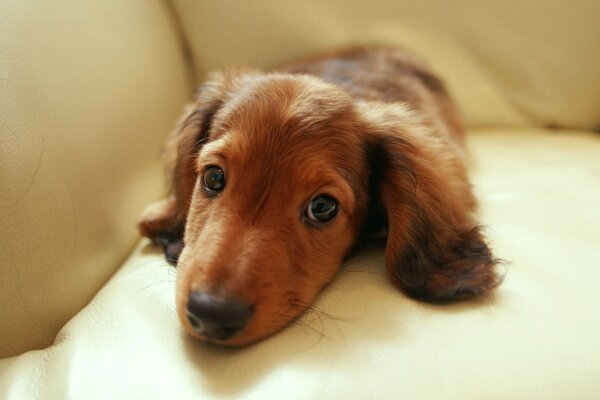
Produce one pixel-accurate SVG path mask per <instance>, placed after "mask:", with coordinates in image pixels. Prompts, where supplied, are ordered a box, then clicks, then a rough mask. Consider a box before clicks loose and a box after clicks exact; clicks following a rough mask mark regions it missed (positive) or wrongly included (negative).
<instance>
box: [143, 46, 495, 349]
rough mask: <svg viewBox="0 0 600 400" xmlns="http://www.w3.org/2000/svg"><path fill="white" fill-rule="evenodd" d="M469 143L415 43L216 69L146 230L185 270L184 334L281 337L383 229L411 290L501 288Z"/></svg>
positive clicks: (391, 258) (191, 112)
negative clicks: (468, 161)
mask: <svg viewBox="0 0 600 400" xmlns="http://www.w3.org/2000/svg"><path fill="white" fill-rule="evenodd" d="M462 135H463V128H462V125H461V122H460V118H459V117H458V115H457V113H456V110H455V108H454V106H453V104H452V102H451V100H450V98H449V97H448V94H447V93H446V90H445V89H444V86H443V84H442V82H441V81H440V80H439V79H438V78H437V77H436V76H435V75H433V74H432V73H431V72H430V71H429V70H428V69H427V68H426V67H425V66H424V65H423V64H422V63H421V62H420V61H418V59H416V58H415V56H414V55H412V54H410V53H408V52H407V51H405V50H402V49H397V48H389V47H367V48H352V49H347V50H343V51H338V52H334V53H330V54H325V55H321V56H317V57H314V58H311V59H309V60H304V61H302V62H298V63H294V64H291V65H287V66H286V67H284V68H280V69H278V70H275V71H273V72H269V73H262V72H256V71H235V72H231V71H229V72H224V73H218V74H214V75H212V76H211V78H210V79H209V80H208V82H207V83H205V84H204V85H202V87H201V88H200V90H199V92H198V95H197V97H196V100H195V101H194V102H193V103H192V104H190V105H189V106H188V107H187V109H186V111H185V113H184V115H183V118H182V119H181V121H180V122H179V126H178V127H177V129H176V130H175V132H174V134H173V135H172V137H171V138H170V140H169V142H168V144H167V156H168V171H169V174H170V177H171V185H172V189H171V194H170V196H169V197H168V198H167V199H166V200H163V201H161V202H158V203H155V204H153V205H151V206H149V207H148V208H147V209H146V211H145V213H144V215H143V217H142V220H141V222H140V225H139V226H140V230H141V233H142V234H143V235H145V236H147V237H149V238H151V239H152V240H153V241H154V242H155V243H158V244H161V245H163V246H164V248H165V253H166V256H167V258H168V259H169V260H170V261H171V262H176V263H177V265H178V269H179V270H178V279H177V295H176V297H177V299H176V302H177V310H178V314H179V317H180V319H181V323H182V324H183V326H184V327H185V329H186V330H187V331H188V332H189V333H190V334H192V335H193V336H195V337H198V338H203V339H208V340H211V341H214V342H217V343H221V344H226V345H242V344H246V343H249V342H252V341H255V340H257V339H261V338H264V337H266V336H268V335H271V334H273V333H274V332H276V331H278V330H280V329H281V328H283V327H284V326H285V325H286V324H288V323H289V322H290V321H291V320H292V319H294V318H295V317H296V316H298V315H299V314H300V313H301V312H302V311H303V310H305V309H306V307H307V306H308V305H309V304H310V303H311V302H312V301H313V300H314V298H315V296H316V295H317V294H318V293H319V291H320V290H321V289H322V288H323V287H324V286H325V285H327V284H328V283H329V282H330V281H331V280H332V279H333V278H334V276H335V275H336V272H337V271H338V270H339V269H340V265H341V264H342V261H343V260H344V258H345V257H346V256H348V254H349V253H350V252H351V251H352V250H353V248H354V247H355V246H356V245H357V242H358V241H359V240H360V239H361V238H363V237H364V235H367V234H368V233H369V232H373V231H381V230H382V229H386V230H387V244H386V264H387V270H388V272H389V275H390V277H391V279H392V281H393V282H394V283H395V284H396V285H397V286H398V287H399V288H400V289H402V290H403V291H404V292H405V293H407V294H408V295H410V296H412V297H414V298H417V299H421V300H424V301H429V302H447V301H451V300H455V299H462V298H467V297H472V296H481V295H485V294H486V293H488V292H489V291H490V290H491V289H492V288H494V287H495V286H496V285H497V284H498V283H499V278H498V276H497V274H496V273H495V271H494V267H495V260H494V258H493V257H492V254H491V252H490V250H489V248H488V246H487V245H486V243H485V241H484V238H483V237H482V235H481V233H480V231H479V228H478V225H477V222H476V220H475V219H474V218H473V216H472V211H473V209H474V208H475V205H476V201H475V199H474V197H473V193H472V191H471V186H470V184H469V181H468V178H467V173H466V170H465V155H464V149H463V139H462ZM179 253H181V254H179Z"/></svg>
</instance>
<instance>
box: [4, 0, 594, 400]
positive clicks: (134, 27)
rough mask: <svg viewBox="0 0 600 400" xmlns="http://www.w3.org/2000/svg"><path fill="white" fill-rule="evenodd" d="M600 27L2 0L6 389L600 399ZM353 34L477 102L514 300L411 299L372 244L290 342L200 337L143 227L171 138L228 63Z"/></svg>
mask: <svg viewBox="0 0 600 400" xmlns="http://www.w3.org/2000/svg"><path fill="white" fill-rule="evenodd" d="M51 3H52V4H51ZM599 19H600V3H599V2H597V1H594V0H589V1H571V2H562V1H559V0H550V1H544V0H529V1H507V2H500V1H491V0H484V1H478V2H475V1H466V0H463V1H456V2H445V1H442V0H427V1H420V2H416V1H408V0H400V1H391V0H371V1H358V0H334V1H327V2H325V1H319V0H304V1H302V2H283V1H277V0H254V1H238V2H235V1H192V0H174V1H172V2H171V1H169V0H165V1H158V0H157V1H150V0H148V1H142V0H139V1H120V2H107V1H95V2H94V1H79V0H70V1H64V2H61V3H60V5H59V4H57V3H54V2H35V3H34V2H30V1H17V0H13V1H4V2H2V3H1V4H0V157H1V158H0V163H1V174H0V227H1V229H2V236H3V238H2V244H1V246H2V247H1V249H2V250H1V251H0V273H1V275H0V279H1V281H0V315H1V318H0V358H1V359H0V398H1V399H19V400H20V399H95V398H98V399H171V398H174V399H192V398H194V399H195V398H207V399H210V398H249V399H281V398H286V399H329V398H339V399H351V398H358V399H371V398H373V399H378V398H408V399H417V398H418V399H441V398H445V399H458V398H460V399H592V398H598V397H599V396H600V379H599V378H600V366H599V364H600V305H599V304H600V135H599V134H598V133H597V131H598V127H599V126H600V24H598V20H599ZM356 42H392V43H403V44H406V45H409V46H411V47H412V48H415V49H416V50H417V51H419V52H420V53H421V54H422V55H424V56H425V58H427V59H428V60H429V62H430V63H431V64H432V66H433V67H434V69H436V70H437V71H439V73H440V74H441V75H442V76H444V77H445V79H446V80H447V81H448V83H449V86H450V89H451V91H452V92H453V93H454V95H455V97H456V98H457V99H458V101H459V103H460V106H461V108H462V110H463V112H464V115H465V118H466V120H467V123H468V125H469V127H470V131H469V139H468V144H469V148H470V151H471V155H472V160H471V164H472V177H473V181H474V183H475V185H476V191H477V193H478V196H479V198H480V200H481V219H482V220H483V221H484V223H485V225H486V226H487V234H488V236H489V237H490V239H491V241H492V242H493V247H494V249H495V252H496V254H497V255H498V256H500V257H502V258H503V259H505V260H507V261H508V262H507V263H506V264H505V265H504V269H505V271H506V279H505V281H504V283H503V285H502V286H501V287H500V288H499V290H498V292H497V296H496V298H495V300H493V301H485V302H464V303H460V304H456V305H450V306H433V305H428V304H423V303H419V302H416V301H413V300H411V299H408V298H407V297H406V296H404V295H402V294H401V293H399V292H398V291H397V290H396V289H395V288H394V287H393V286H392V285H391V284H390V282H389V281H388V279H387V278H386V276H385V274H384V269H383V258H382V251H381V249H378V248H374V249H372V250H371V251H367V252H365V253H363V254H359V255H358V256H356V257H355V258H352V259H350V260H349V261H348V262H347V264H346V265H345V266H344V268H343V270H342V271H341V272H340V274H339V276H338V277H337V279H336V280H335V282H334V283H333V284H332V285H331V286H330V287H328V288H327V289H326V290H325V291H324V292H323V293H322V295H321V296H320V297H319V299H318V302H317V305H316V307H317V310H318V311H313V312H310V313H308V314H306V315H305V316H304V317H303V318H302V319H301V321H299V322H298V323H296V324H294V325H293V326H290V327H289V328H288V329H286V330H285V331H283V332H281V333H280V334H278V335H276V336H274V337H272V338H270V339H268V340H265V341H263V342H261V343H258V344H256V345H254V346H250V347H247V348H244V349H238V350H226V349H220V348H214V347H209V346H206V345H201V344H198V343H195V342H192V341H191V340H189V339H188V338H187V337H185V336H184V335H183V334H182V333H181V331H180V328H179V325H178V322H177V320H176V317H175V313H174V310H173V308H174V306H173V297H174V295H173V290H174V288H173V283H174V279H175V274H176V272H175V270H174V269H172V268H170V267H168V266H167V265H166V263H165V261H164V260H163V257H162V255H161V253H160V251H159V249H157V248H154V247H152V246H151V245H149V243H148V241H146V240H141V239H140V238H139V236H138V234H137V232H136V230H135V221H136V219H137V217H138V215H139V212H140V211H141V210H142V208H143V207H144V206H145V205H146V204H147V203H149V202H150V201H152V200H155V199H157V198H159V197H160V196H161V195H162V194H163V193H164V186H163V174H162V161H161V159H160V148H161V145H162V142H163V140H164V137H165V135H166V133H167V132H168V131H169V130H170V128H171V126H172V125H173V121H174V120H175V118H176V116H177V114H178V113H179V111H180V109H181V106H182V105H183V104H184V102H185V101H186V99H188V98H189V95H190V93H191V92H192V91H193V89H194V87H195V85H196V84H198V83H199V82H200V81H201V80H202V79H203V77H204V74H205V73H206V72H207V71H209V70H211V69H214V68H218V67H220V66H223V65H231V64H241V65H249V66H254V67H269V66H272V65H275V64H277V63H280V62H283V61H285V60H288V59H290V58H292V57H297V56H301V55H305V54H309V53H311V52H313V51H316V50H320V49H325V48H330V47H333V46H337V45H342V44H348V43H356ZM594 130H596V131H595V132H594Z"/></svg>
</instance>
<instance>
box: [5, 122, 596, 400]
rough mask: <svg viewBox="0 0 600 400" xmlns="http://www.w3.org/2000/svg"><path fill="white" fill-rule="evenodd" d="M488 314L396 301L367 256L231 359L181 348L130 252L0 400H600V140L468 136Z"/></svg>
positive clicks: (509, 131) (10, 373)
mask: <svg viewBox="0 0 600 400" xmlns="http://www.w3.org/2000/svg"><path fill="white" fill-rule="evenodd" d="M468 144H469V147H470V151H471V157H472V159H471V164H472V177H473V181H474V184H475V186H476V191H477V194H478V197H479V199H480V202H481V219H482V221H483V223H484V225H485V226H486V232H487V235H488V237H489V238H490V240H491V242H492V243H493V248H494V250H495V252H496V255H497V256H498V257H501V258H502V259H504V260H505V263H504V264H503V265H502V268H503V269H504V271H505V274H506V275H505V279H504V282H503V284H502V285H501V286H500V287H499V289H498V290H497V292H496V296H495V298H493V299H489V300H484V301H475V302H473V301H467V302H462V303H459V304H454V305H446V306H437V305H430V304H424V303H421V302H417V301H414V300H412V299H409V298H407V297H406V296H405V295H403V294H402V293H400V292H399V291H397V290H396V288H395V287H394V286H393V285H392V284H391V283H390V281H389V280H388V278H387V276H386V275H385V273H384V267H383V265H384V263H383V253H382V249H381V248H380V247H379V246H378V245H377V244H373V245H372V246H371V247H370V248H368V249H365V250H364V251H363V252H361V253H360V254H358V255H357V256H356V257H354V258H351V259H349V260H348V261H347V262H346V264H345V266H344V267H343V269H342V270H341V272H340V273H339V275H338V276H337V278H336V279H335V281H334V282H333V284H331V285H330V286H329V287H328V288H326V289H325V290H324V292H323V293H322V294H321V295H320V296H319V298H318V301H317V303H316V305H315V308H314V310H311V311H309V312H307V313H306V314H304V315H303V316H302V317H301V318H300V319H299V320H298V321H296V322H295V323H294V324H293V325H292V326H290V327H288V328H287V329H285V330H284V331H282V332H280V333H279V334H277V335H275V336H273V337H271V338H269V339H267V340H264V341H262V342H260V343H257V344H255V345H252V346H248V347H245V348H241V349H224V348H218V347H214V346H210V345H206V344H202V343H199V342H195V341H193V340H190V339H189V338H188V337H186V336H185V335H184V334H183V333H182V331H181V329H180V327H179V323H178V321H177V318H176V315H175V311H174V282H175V278H176V272H175V270H174V269H173V268H171V267H168V266H167V265H166V263H165V261H164V260H163V257H162V255H161V254H160V251H159V250H158V249H157V248H155V247H152V246H151V245H150V244H149V242H147V241H146V240H143V241H141V242H140V243H139V245H138V246H137V248H136V250H135V251H134V252H133V254H132V255H131V257H130V258H129V260H128V261H127V262H125V263H124V265H123V266H122V267H121V268H120V269H119V270H118V272H117V273H116V274H115V275H114V276H113V277H112V279H111V280H110V281H109V282H108V283H107V284H106V285H105V286H104V288H103V289H102V290H100V292H99V293H98V294H97V295H96V296H95V298H94V299H93V300H92V301H91V303H90V304H89V305H87V307H85V308H84V309H83V310H82V311H81V312H79V313H78V314H77V315H76V316H75V317H74V318H73V319H72V320H71V321H70V322H69V323H68V324H67V325H66V326H64V328H63V329H62V330H61V332H60V333H59V335H58V337H57V338H56V341H55V343H54V345H52V346H50V347H48V348H46V349H44V350H36V351H29V352H27V353H24V354H22V355H20V356H16V357H12V358H7V359H3V360H0V398H2V399H7V400H8V399H18V400H23V399H96V398H97V399H169V398H176V399H198V398H203V399H212V398H240V399H283V398H285V399H327V398H339V399H351V398H363V399H366V398H373V399H377V398H408V399H443V398H447V399H458V398H460V399H477V400H480V399H592V398H597V396H598V394H599V393H600V380H599V379H598V377H600V365H599V362H598V361H599V360H600V345H599V343H600V341H599V338H600V311H599V308H598V304H600V234H598V228H599V227H600V206H599V205H600V156H599V155H600V136H599V135H598V134H597V133H593V132H586V131H558V130H548V129H534V128H487V129H478V130H477V129H474V130H471V131H470V132H469V136H468Z"/></svg>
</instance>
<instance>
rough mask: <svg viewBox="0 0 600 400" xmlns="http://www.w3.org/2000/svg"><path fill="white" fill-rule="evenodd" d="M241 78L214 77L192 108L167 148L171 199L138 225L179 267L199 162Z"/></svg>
mask: <svg viewBox="0 0 600 400" xmlns="http://www.w3.org/2000/svg"><path fill="white" fill-rule="evenodd" d="M237 79H238V74H235V73H233V72H225V73H218V74H213V75H212V76H211V78H210V79H209V80H208V81H207V83H205V84H203V85H202V86H201V87H200V88H199V90H198V92H197V95H196V96H195V97H196V98H195V100H194V101H193V102H191V103H190V104H188V105H187V106H186V108H185V110H184V113H183V115H182V116H181V118H180V119H179V121H178V122H177V124H176V127H175V129H174V130H173V132H172V134H171V136H170V137H169V139H168V141H167V144H166V147H165V157H166V161H167V176H168V179H169V181H170V190H169V196H168V197H167V198H166V199H164V200H161V201H158V202H156V203H153V204H151V205H149V206H148V207H147V208H146V209H145V210H144V212H143V213H142V218H141V219H140V222H139V223H138V227H139V230H140V232H141V234H142V235H144V236H147V237H149V238H150V239H152V241H153V242H154V243H156V244H159V245H162V246H163V247H164V250H165V255H166V257H167V260H168V261H169V262H171V263H176V261H177V258H178V256H179V253H180V252H181V250H182V248H183V233H184V228H185V221H186V218H187V213H188V210H189V207H190V201H191V198H192V193H193V190H194V185H195V182H196V178H197V177H196V170H195V160H196V157H197V155H198V153H199V151H200V149H201V147H202V146H203V145H204V143H206V141H207V140H208V136H209V133H210V129H211V124H212V120H213V117H214V115H215V114H216V113H217V111H218V110H219V109H220V108H221V106H222V105H223V103H224V102H225V101H226V99H227V98H228V96H229V95H230V93H231V90H232V87H233V86H234V84H235V83H236V81H237Z"/></svg>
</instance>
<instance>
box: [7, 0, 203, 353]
mask: <svg viewBox="0 0 600 400" xmlns="http://www.w3.org/2000/svg"><path fill="white" fill-rule="evenodd" d="M180 46H181V44H180V41H179V37H178V33H177V28H176V26H175V24H174V22H173V21H172V17H171V15H170V9H169V8H168V3H166V2H159V1H148V2H146V1H137V2H102V1H96V2H83V1H78V0H69V1H65V2H61V3H60V5H59V4H55V3H53V2H45V1H41V2H30V1H20V0H19V1H17V0H14V1H2V2H1V3H0V232H2V240H1V241H0V275H1V278H0V315H2V318H0V357H6V356H9V355H16V354H19V353H22V352H24V351H26V350H30V349H32V348H43V347H45V346H48V345H50V344H51V343H52V342H53V341H54V337H55V335H56V333H57V332H58V331H59V329H60V328H61V327H62V326H63V325H64V324H65V323H66V322H67V321H68V320H69V319H70V318H71V317H72V316H73V315H74V314H75V313H77V312H78V311H80V310H81V308H82V307H83V306H84V305H85V304H86V303H87V302H88V301H89V300H90V299H91V298H92V297H93V296H94V294H96V292H97V291H98V289H99V288H100V287H101V286H102V285H103V284H104V283H105V282H106V280H107V279H108V278H109V277H110V276H111V275H112V274H113V272H114V271H115V270H116V269H117V268H118V267H119V265H120V264H121V263H122V262H123V260H124V259H125V258H126V257H127V255H128V253H129V252H130V251H131V249H132V247H133V246H134V245H135V241H136V240H138V237H139V236H138V233H137V231H136V229H135V222H136V219H137V217H138V215H139V212H140V210H141V209H142V208H143V207H144V206H145V205H146V204H148V203H149V202H151V201H153V200H155V199H157V198H158V197H159V196H160V195H162V191H163V190H162V189H163V187H164V183H163V179H161V178H162V174H161V172H162V169H163V165H162V161H161V160H160V158H159V151H160V150H159V149H160V148H161V146H162V143H163V141H164V138H165V136H166V132H168V131H169V130H170V129H171V127H172V126H173V124H174V122H173V121H174V120H175V118H176V116H177V114H178V113H179V112H180V110H181V107H182V104H183V103H184V102H185V101H186V100H187V98H188V95H189V92H190V91H191V83H190V80H191V79H190V74H189V72H190V71H188V69H187V64H186V60H185V58H184V57H183V54H182V49H181V47H180Z"/></svg>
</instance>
